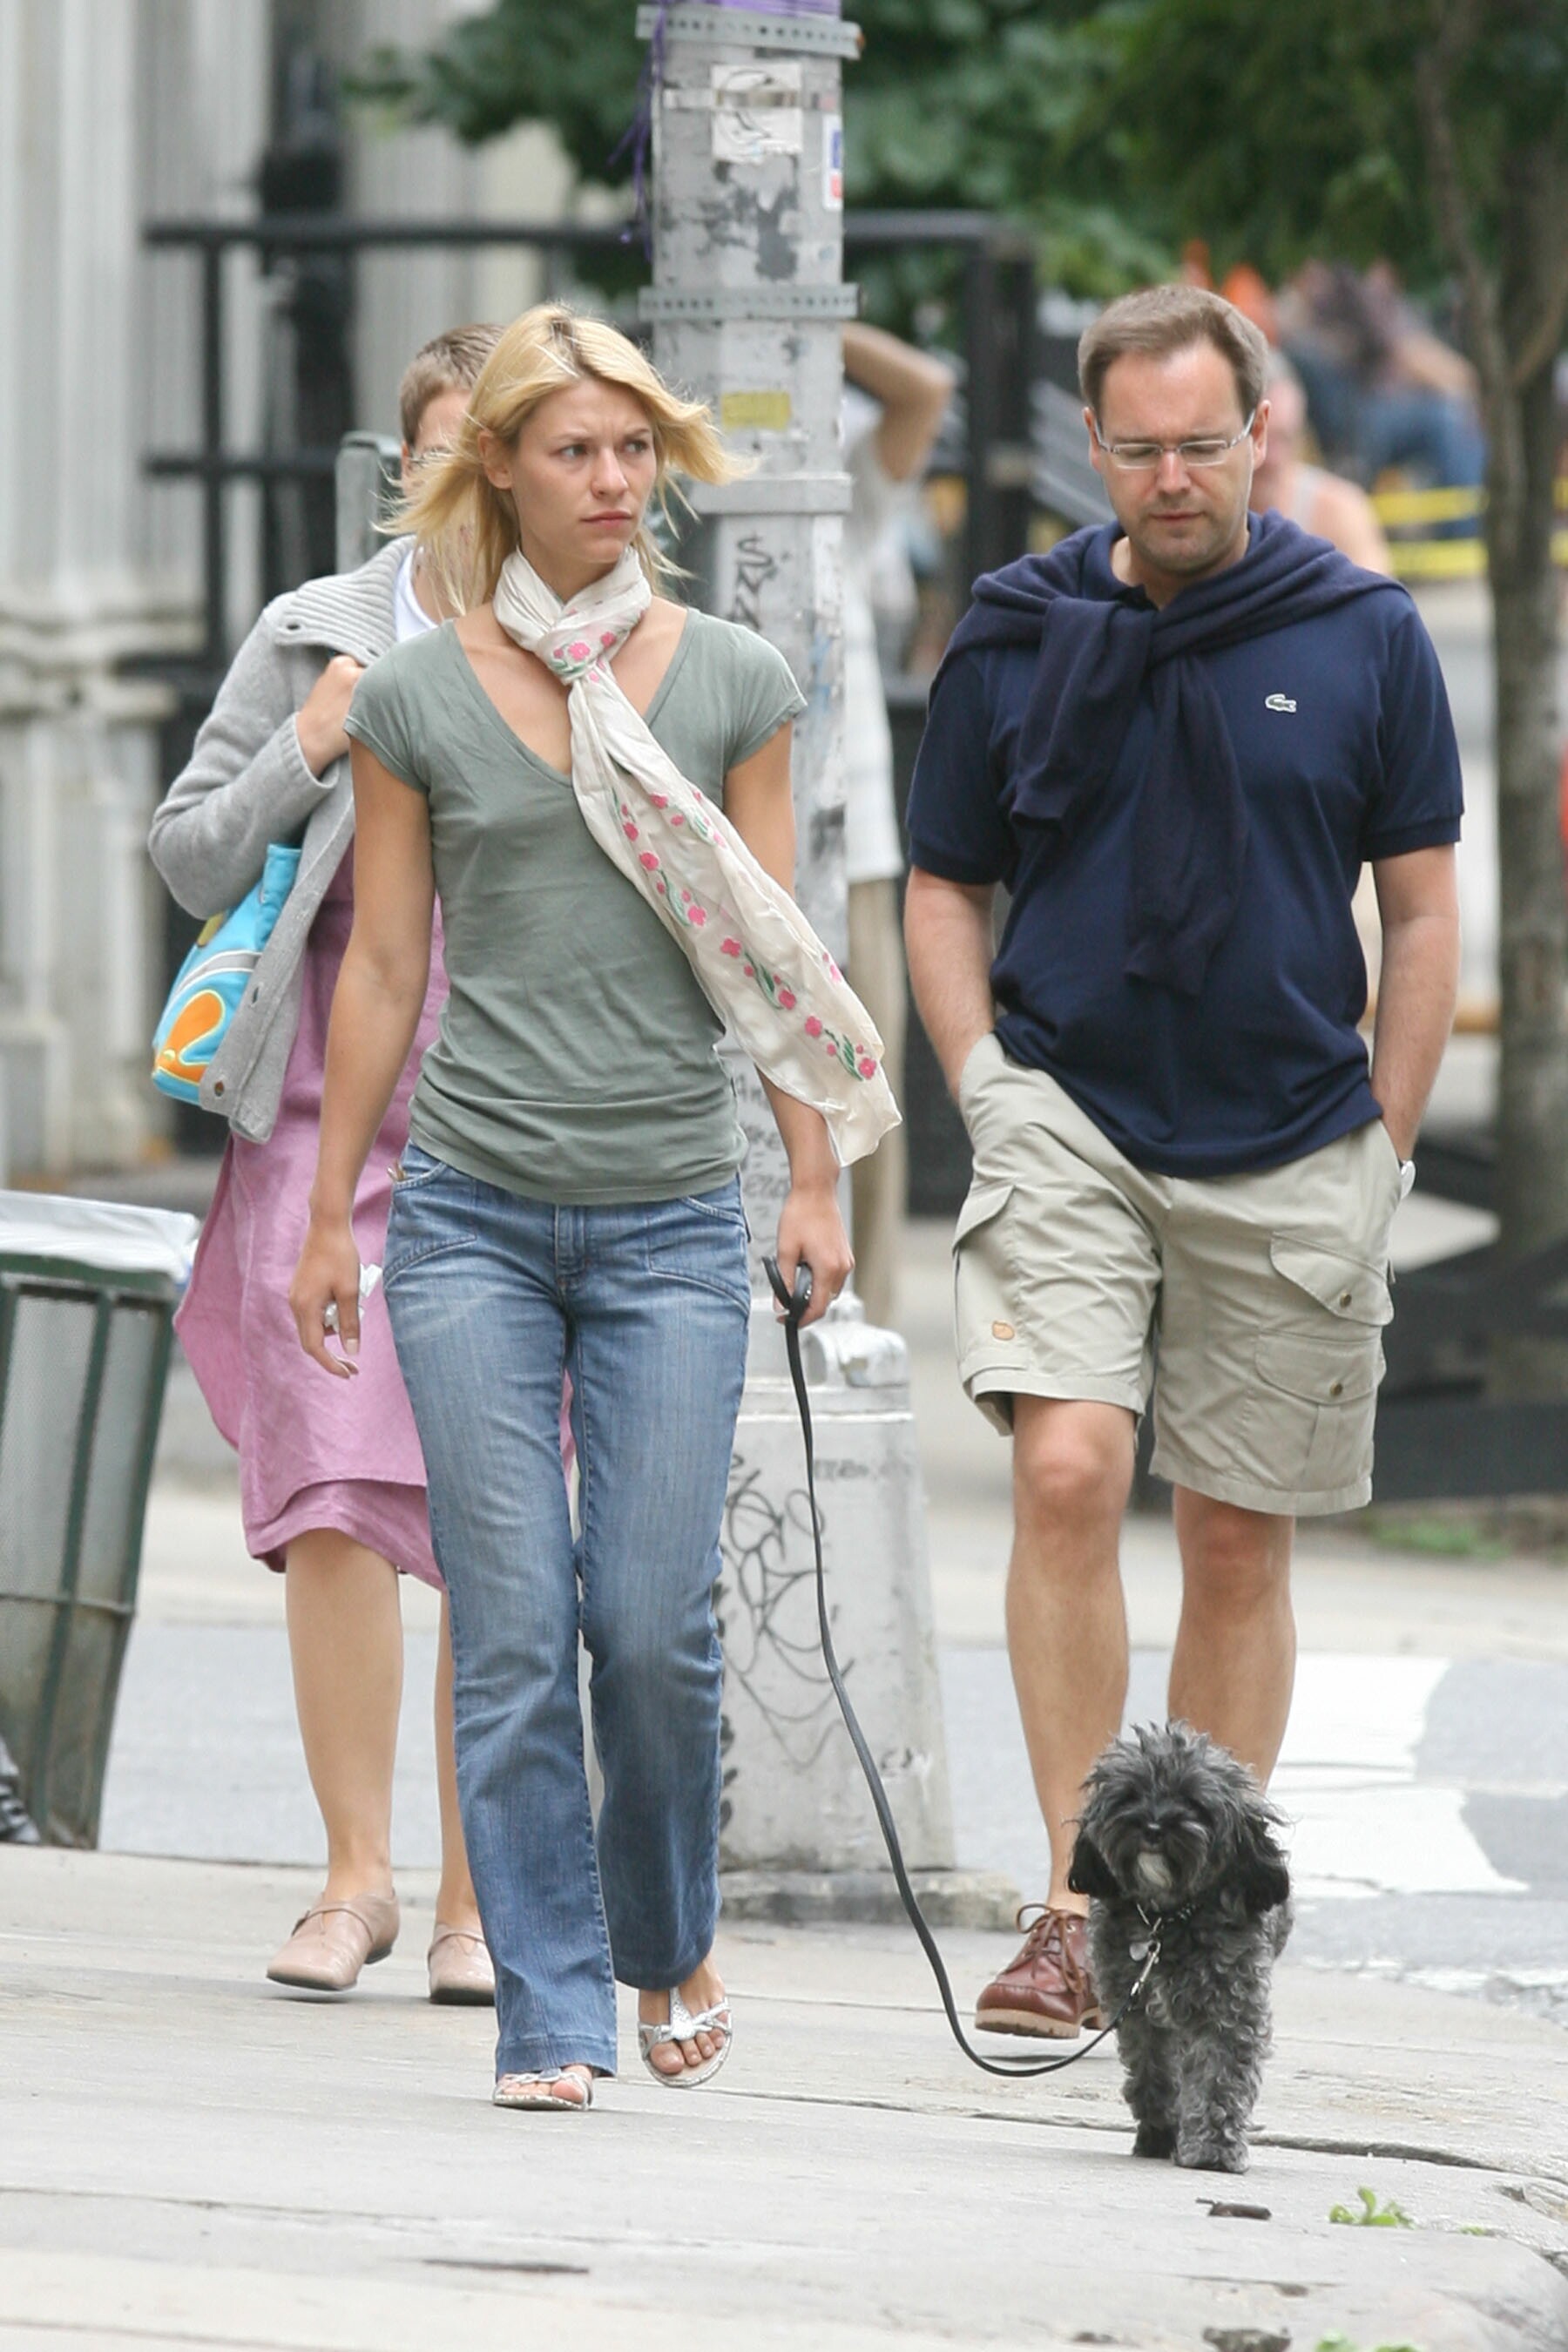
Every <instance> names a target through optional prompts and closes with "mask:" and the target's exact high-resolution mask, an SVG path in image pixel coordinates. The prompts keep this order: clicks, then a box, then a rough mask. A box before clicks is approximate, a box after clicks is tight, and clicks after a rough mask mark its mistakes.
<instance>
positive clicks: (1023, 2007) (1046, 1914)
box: [974, 1903, 1105, 2041]
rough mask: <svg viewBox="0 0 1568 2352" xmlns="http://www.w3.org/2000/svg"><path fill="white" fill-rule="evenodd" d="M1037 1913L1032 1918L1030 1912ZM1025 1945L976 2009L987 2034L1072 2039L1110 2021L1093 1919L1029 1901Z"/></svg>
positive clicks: (1023, 1915) (1022, 1918)
mask: <svg viewBox="0 0 1568 2352" xmlns="http://www.w3.org/2000/svg"><path fill="white" fill-rule="evenodd" d="M1031 1912H1033V1913H1034V1915H1035V1916H1034V1917H1033V1918H1032V1919H1031V1918H1030V1916H1029V1914H1030V1913H1031ZM1018 1925H1019V1927H1022V1928H1024V1929H1025V1931H1026V1933H1025V1936H1024V1948H1023V1950H1022V1951H1021V1952H1020V1953H1019V1955H1018V1957H1017V1958H1016V1960H1014V1961H1012V1962H1011V1963H1010V1965H1009V1966H1008V1967H1006V1968H1005V1969H1003V1971H1002V1973H1001V1975H1000V1976H999V1977H994V1978H993V1979H992V1981H991V1982H990V1983H989V1984H988V1985H987V1986H986V1988H985V1990H984V1992H983V1993H982V1994H981V1996H980V1999H979V2000H978V2001H977V2002H976V2003H975V2007H974V2022H975V2024H976V2025H977V2026H978V2027H979V2028H980V2029H981V2031H982V2032H985V2033H1030V2034H1044V2035H1046V2036H1047V2037H1049V2038H1052V2039H1056V2040H1064V2041H1071V2040H1072V2038H1073V2036H1074V2035H1075V2034H1078V2033H1081V2032H1084V2031H1086V2030H1087V2031H1089V2032H1094V2031H1096V2030H1097V2028H1099V2027H1100V2026H1101V2025H1103V2024H1104V2022H1105V2016H1104V2012H1103V2011H1102V2010H1101V2008H1100V1996H1099V1995H1098V1993H1097V1992H1096V1991H1095V1990H1094V1979H1093V1978H1092V1977H1091V1976H1090V1974H1089V1932H1088V1931H1089V1922H1088V1920H1087V1919H1084V1918H1082V1917H1080V1916H1079V1914H1078V1913H1077V1912H1076V1911H1053V1910H1051V1909H1050V1908H1049V1907H1048V1906H1047V1905H1046V1904H1043V1903H1039V1904H1034V1903H1026V1904H1025V1906H1024V1907H1023V1909H1022V1910H1021V1911H1020V1912H1019V1914H1018Z"/></svg>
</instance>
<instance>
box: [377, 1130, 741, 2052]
mask: <svg viewBox="0 0 1568 2352" xmlns="http://www.w3.org/2000/svg"><path fill="white" fill-rule="evenodd" d="M403 1164H404V1170H405V1174H404V1177H403V1180H402V1181H400V1182H399V1183H398V1185H397V1187H396V1189H395V1192H394V1194H393V1202H392V1218H391V1223H390V1225H389V1227H388V1230H387V1242H386V1267H385V1275H384V1282H385V1288H386V1302H387V1307H388V1311H389V1313H390V1315H391V1318H392V1328H393V1336H394V1338H395V1341H396V1344H397V1360H398V1362H399V1364H400V1365H401V1367H402V1370H403V1377H404V1380H405V1383H406V1385H407V1389H408V1394H409V1397H410V1399H411V1401H412V1402H413V1406H414V1417H415V1420H416V1423H417V1424H418V1429H419V1438H420V1443H421V1444H422V1445H423V1447H424V1450H425V1466H426V1477H427V1480H428V1484H429V1495H430V1531H431V1536H432V1538H433V1541H434V1544H435V1550H436V1558H437V1561H438V1562H439V1564H440V1568H441V1573H442V1575H443V1576H444V1577H445V1578H446V1580H447V1590H448V1591H449V1593H450V1595H451V1606H452V1651H453V1658H454V1662H455V1665H456V1682H455V1712H456V1721H457V1749H458V1794H459V1798H460V1801H461V1804H462V1814H463V1832H464V1835H465V1836H466V1838H467V1840H468V1861H469V1864H470V1866H471V1868H472V1871H473V1874H474V1885H475V1889H476V1891H477V1893H478V1895H479V1910H480V1914H481V1916H482V1917H483V1920H484V1927H485V1937H486V1940H487V1942H488V1943H489V1948H490V1953H491V1956H492V1958H493V1959H494V1961H495V1969H496V2006H497V2011H498V2025H499V2041H498V2046H497V2072H498V2074H510V2073H535V2072H549V2071H551V2070H552V2069H553V2068H555V2067H557V2066H564V2065H570V2064H573V2063H578V2062H583V2061H586V2062H587V2063H589V2064H591V2065H594V2066H598V2067H602V2068H603V2069H604V2070H605V2072H606V2073H607V2074H613V2073H614V2072H615V2066H616V2003H615V1978H616V1976H618V1977H620V1978H621V1979H622V1980H623V1981H624V1982H626V1983H629V1984H635V1985H639V1986H642V1987H644V1988H646V1989H647V1990H654V1989H656V1988H663V1987H667V1986H670V1985H676V1984H679V1983H680V1982H682V1981H683V1979H685V1978H687V1977H689V1975H690V1974H691V1972H692V1970H693V1969H696V1968H697V1967H698V1965H699V1963H700V1961H701V1960H702V1959H703V1958H705V1957H706V1955H707V1953H708V1950H709V1948H710V1945H711V1943H712V1940H713V1933H714V1928H715V1926H716V1923H717V1919H718V1912H719V1874H718V1857H719V1794H720V1768H719V1710H720V1696H721V1679H722V1666H721V1657H720V1650H719V1641H718V1635H717V1633H716V1632H715V1630H714V1623H713V1611H712V1591H713V1584H714V1580H715V1578H716V1577H717V1575H718V1573H719V1535H720V1527H721V1519H722V1515H723V1508H724V1496H725V1490H726V1486H727V1484H728V1479H729V1470H730V1454H731V1444H732V1442H733V1437H734V1428H735V1417H736V1414H737V1413H738V1412H739V1410H740V1402H741V1385H742V1380H743V1378H744V1373H745V1360H746V1329H747V1319H748V1314H749V1309H750V1297H749V1291H748V1283H747V1275H746V1228H745V1218H744V1213H743V1212H742V1206H741V1188H740V1185H739V1182H738V1181H731V1182H730V1183H729V1184H727V1185H725V1186H723V1187H722V1188H721V1190H720V1191H718V1192H709V1193H704V1194H702V1195H700V1196H697V1197H693V1198H689V1199H686V1200H676V1201H658V1202H643V1203H639V1204H636V1205H632V1206H626V1207H611V1208H565V1207H560V1208H558V1207H555V1206H553V1205H552V1204H551V1203H549V1202H541V1201H528V1200H522V1199H521V1198H519V1197H518V1195H517V1194H515V1193H512V1192H503V1191H501V1190H500V1189H499V1188H498V1187H497V1186H495V1185H493V1184H487V1183H484V1182H482V1181H480V1180H479V1179H478V1178H477V1177H472V1176H466V1175H463V1174H462V1173H461V1172H460V1171H458V1170H457V1169H454V1168H449V1167H447V1165H446V1164H445V1162H443V1161H441V1160H434V1159H432V1158H431V1157H430V1155H429V1154H428V1153H427V1152H425V1151H422V1150H419V1148H418V1147H417V1145H415V1144H412V1143H411V1144H410V1145H409V1146H408V1148H407V1150H405V1153H404V1156H403ZM563 1371H570V1373H571V1375H572V1390H573V1399H572V1420H573V1427H574V1433H575V1435H576V1441H577V1463H578V1476H579V1481H580V1484H579V1490H578V1494H579V1509H578V1518H579V1524H580V1528H581V1534H580V1537H579V1538H578V1539H577V1540H576V1541H575V1542H574V1538H573V1534H572V1526H571V1519H570V1515H569V1511H568V1507H567V1495H566V1486H565V1481H564V1479H563V1475H562V1467H561V1442H560V1419H561V1385H562V1375H563ZM579 1630H581V1633H582V1638H583V1641H584V1643H585V1644H586V1647H587V1650H588V1654H589V1657H590V1659H591V1661H592V1689H593V1723H594V1743H595V1748H596V1750H597V1753H598V1757H599V1762H600V1766H601V1769H602V1770H603V1774H604V1802H603V1805H602V1807H601V1810H600V1814H599V1822H598V1832H597V1838H596V1840H595V1828H594V1823H593V1820H592V1816H591V1814H590V1811H589V1804H588V1783H587V1777H586V1773H585V1770H584V1756H583V1725H582V1713H581V1709H580V1706H579V1701H578V1684H577V1643H578V1634H579Z"/></svg>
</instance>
